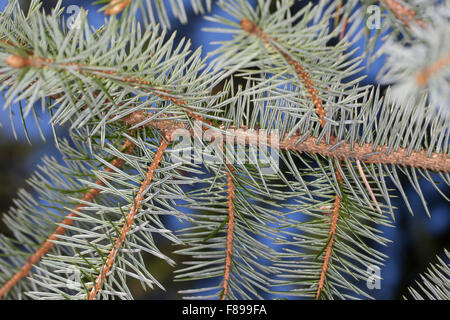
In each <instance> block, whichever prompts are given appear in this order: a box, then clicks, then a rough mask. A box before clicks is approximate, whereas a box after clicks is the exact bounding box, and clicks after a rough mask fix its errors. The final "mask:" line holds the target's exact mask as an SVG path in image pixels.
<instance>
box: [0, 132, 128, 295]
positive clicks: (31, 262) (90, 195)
mask: <svg viewBox="0 0 450 320" xmlns="http://www.w3.org/2000/svg"><path fill="white" fill-rule="evenodd" d="M134 147H135V145H134V144H133V143H132V142H131V141H130V140H126V141H125V143H124V144H123V146H122V147H121V149H120V150H121V152H124V153H126V154H131V153H132V152H133V149H134ZM123 164H124V160H123V159H121V158H118V159H115V160H113V161H112V162H111V167H106V168H105V169H104V171H105V172H113V171H114V169H113V167H115V168H120V167H121V166H123ZM94 184H95V185H97V186H104V185H105V183H104V181H103V180H100V179H98V180H96V181H95V182H94ZM100 192H101V190H100V189H98V188H91V189H90V190H89V191H88V192H86V193H85V195H84V196H83V197H82V199H81V201H83V202H92V201H93V200H94V199H95V197H96V196H97V195H98V194H99V193H100ZM83 207H85V205H83V204H78V205H76V206H75V207H74V208H73V210H72V212H70V213H69V214H68V215H67V216H66V217H64V219H63V220H62V221H61V222H60V223H59V226H58V227H57V228H56V229H55V231H54V232H53V233H52V234H51V235H50V236H49V237H48V239H47V240H46V241H45V242H44V243H43V244H42V246H41V247H40V248H39V249H38V250H36V252H34V253H33V254H32V255H31V256H30V257H29V258H28V261H27V262H26V263H25V264H24V265H23V266H22V267H21V268H20V270H19V271H18V272H17V273H16V274H14V276H13V277H12V278H11V279H10V280H9V281H7V282H6V283H5V284H4V285H3V286H2V287H1V288H0V299H2V298H3V296H4V295H5V294H6V293H7V292H8V291H10V290H11V288H12V287H14V286H15V285H16V284H17V283H18V282H19V281H20V280H21V279H22V278H24V277H26V276H27V275H28V274H29V273H30V271H31V270H32V269H33V267H34V266H35V265H36V263H37V262H39V261H40V260H41V259H42V257H43V256H44V255H45V254H47V253H48V252H49V251H50V250H51V249H52V248H53V247H54V246H55V242H54V241H55V240H58V238H59V237H60V236H61V235H64V233H65V232H66V230H67V228H68V227H70V226H71V225H72V224H73V221H74V218H76V217H78V213H77V212H78V211H79V210H82V209H83Z"/></svg>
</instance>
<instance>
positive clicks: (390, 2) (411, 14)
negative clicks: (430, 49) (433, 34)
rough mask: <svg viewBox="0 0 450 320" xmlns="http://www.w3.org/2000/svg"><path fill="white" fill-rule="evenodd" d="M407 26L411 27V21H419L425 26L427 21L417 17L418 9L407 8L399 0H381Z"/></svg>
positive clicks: (418, 22)
mask: <svg viewBox="0 0 450 320" xmlns="http://www.w3.org/2000/svg"><path fill="white" fill-rule="evenodd" d="M380 1H381V2H382V3H383V4H384V5H385V6H386V7H388V8H389V10H391V12H392V13H393V14H394V15H395V16H396V17H397V19H399V20H400V21H401V22H402V23H403V24H404V25H405V26H407V27H409V26H410V24H411V22H414V23H417V24H418V25H419V26H421V27H423V26H424V25H425V23H424V22H423V21H422V20H419V19H417V18H415V15H416V11H414V10H413V9H409V8H406V7H405V6H403V5H402V4H401V3H399V2H398V1H397V0H380Z"/></svg>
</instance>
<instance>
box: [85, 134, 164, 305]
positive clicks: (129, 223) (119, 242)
mask: <svg viewBox="0 0 450 320" xmlns="http://www.w3.org/2000/svg"><path fill="white" fill-rule="evenodd" d="M167 146H168V142H167V141H166V140H162V141H161V143H160V145H159V147H158V150H157V151H156V153H155V157H154V159H153V163H152V164H151V165H150V166H149V167H148V169H147V174H146V176H145V180H144V181H143V182H142V183H141V187H140V188H139V191H138V193H137V194H136V197H135V198H134V205H133V206H132V207H131V209H130V211H129V213H128V215H127V216H126V218H125V221H124V223H123V225H122V229H121V230H120V233H119V236H118V237H117V238H116V241H115V244H114V247H113V248H112V249H111V251H110V253H109V255H108V258H107V259H106V262H105V264H104V266H103V267H102V269H101V272H100V274H99V275H98V276H97V278H96V280H95V283H94V285H93V286H92V288H91V290H90V291H89V295H88V299H89V300H93V299H95V297H96V295H97V293H98V292H99V291H100V290H101V287H102V285H103V283H104V282H105V280H106V277H107V276H108V272H109V271H110V270H111V268H112V267H113V265H114V262H115V261H116V257H117V255H118V254H119V250H120V248H121V247H122V246H123V244H124V243H125V240H126V237H127V234H128V233H129V231H130V230H131V228H132V227H133V223H134V217H135V216H136V214H137V212H138V211H139V209H140V208H141V204H142V201H143V200H144V194H145V192H147V190H148V188H149V187H150V184H151V183H152V180H153V178H154V175H155V171H156V169H157V168H158V167H159V164H160V163H161V161H162V159H163V155H164V152H165V150H166V148H167Z"/></svg>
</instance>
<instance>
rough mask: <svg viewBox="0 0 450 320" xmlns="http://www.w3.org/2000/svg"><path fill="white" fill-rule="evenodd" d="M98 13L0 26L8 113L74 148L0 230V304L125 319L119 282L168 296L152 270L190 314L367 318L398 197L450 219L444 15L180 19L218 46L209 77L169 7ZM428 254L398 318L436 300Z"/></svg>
mask: <svg viewBox="0 0 450 320" xmlns="http://www.w3.org/2000/svg"><path fill="white" fill-rule="evenodd" d="M101 2H102V3H104V7H103V9H102V10H103V11H104V14H105V16H106V17H107V18H106V19H105V23H104V25H103V26H102V27H101V28H99V29H95V28H93V27H92V26H91V25H90V23H89V19H88V15H87V12H85V11H81V13H80V15H79V16H78V18H77V21H76V25H75V27H72V28H70V27H68V25H67V23H66V21H65V20H64V18H63V12H64V7H63V4H62V3H61V2H60V3H58V5H57V6H56V7H55V8H54V9H53V10H52V11H51V13H45V12H44V11H43V10H42V2H41V1H39V0H32V1H31V4H30V8H29V10H28V11H27V13H26V14H25V13H24V12H23V11H22V10H21V8H20V7H19V4H18V1H16V0H12V1H9V3H8V5H7V6H6V8H5V9H4V11H3V12H1V14H0V83H1V84H0V90H1V91H2V93H3V97H4V108H5V110H8V111H9V112H10V113H11V114H13V113H20V114H21V116H22V118H23V119H25V118H27V117H33V118H34V119H35V121H36V123H37V124H38V126H48V125H51V126H52V127H56V126H61V125H63V124H65V125H67V126H68V127H69V133H70V139H66V138H62V137H59V136H58V135H57V134H56V132H57V131H56V130H54V132H55V136H54V143H56V145H57V147H58V150H59V152H60V153H61V158H62V160H57V159H54V158H51V157H46V158H44V159H42V165H41V166H40V167H39V168H38V170H37V171H36V172H35V173H34V174H33V175H32V177H31V178H30V179H29V181H28V182H29V184H30V186H31V187H32V192H31V193H30V192H27V191H24V190H22V191H20V192H19V194H18V195H17V198H16V199H15V201H14V205H13V207H12V208H11V209H10V210H9V212H8V213H6V214H4V215H3V220H4V222H5V224H6V225H7V226H8V227H9V228H10V229H11V231H12V233H13V237H11V238H10V237H7V236H5V235H0V253H1V256H0V298H5V299H6V298H9V299H29V298H31V299H90V300H92V299H133V294H132V290H130V288H129V280H130V279H136V280H137V281H139V282H140V283H141V285H142V286H143V287H144V288H145V289H147V290H151V289H155V288H158V287H159V288H162V289H163V286H162V284H161V283H160V282H159V279H158V278H157V276H155V275H154V271H153V270H152V265H151V264H150V265H149V264H147V263H146V262H145V259H144V258H145V256H147V255H151V256H153V257H155V258H157V259H161V260H163V261H165V263H167V265H168V267H169V268H171V270H172V271H173V277H174V280H175V281H184V287H185V290H183V291H181V292H180V297H184V298H190V299H198V298H214V299H263V298H265V297H268V294H272V296H275V297H288V298H292V297H294V298H295V297H306V298H311V299H360V298H371V292H370V288H368V285H367V283H368V279H370V277H372V280H373V281H374V282H376V281H382V280H381V279H378V278H377V277H376V275H374V273H373V271H374V270H377V269H379V268H382V267H383V265H384V263H385V261H386V260H387V259H389V257H387V256H386V255H385V254H383V252H382V250H380V248H381V247H382V246H387V245H395V243H390V242H391V241H390V240H389V239H387V238H386V237H385V236H384V235H383V233H382V231H381V230H382V229H383V228H384V227H386V226H390V227H395V216H396V209H395V207H394V206H393V205H392V199H393V197H396V196H400V197H402V198H403V200H404V201H405V203H406V205H407V207H408V209H409V210H410V211H411V213H414V212H420V211H426V212H427V213H428V214H429V215H430V212H429V209H428V206H427V199H426V198H425V196H424V194H423V192H422V186H423V182H424V181H425V182H427V183H430V184H432V185H433V186H434V188H435V190H436V193H439V194H440V195H441V196H442V197H444V198H445V199H446V200H447V201H449V200H450V199H449V197H448V193H447V192H448V190H449V189H448V187H449V185H450V175H449V174H450V148H449V133H450V132H449V131H450V114H449V113H448V110H450V109H449V108H450V97H449V96H448V94H449V92H450V90H449V89H450V85H449V81H450V39H449V37H448V32H449V31H450V25H449V23H450V21H449V18H450V16H449V15H448V13H449V12H450V7H449V4H448V2H446V1H436V3H435V2H434V1H420V0H411V1H401V0H380V1H378V0H371V1H359V0H348V1H340V0H336V1H333V0H320V1H316V2H314V3H309V4H306V3H305V2H304V1H293V0H279V1H270V0H257V1H254V3H253V2H248V1H243V0H218V1H212V0H205V1H204V0H191V6H192V8H193V9H194V10H193V11H194V12H195V13H196V14H201V15H204V16H205V18H206V19H208V20H210V21H211V22H212V24H211V27H210V28H209V29H207V30H204V31H206V32H214V33H219V34H226V35H230V36H229V37H226V40H223V41H218V42H217V43H216V44H217V47H216V50H215V51H214V52H209V53H208V54H207V55H206V56H207V57H206V58H203V57H204V56H205V55H202V52H201V49H200V48H199V49H197V48H192V46H191V44H190V41H189V40H186V39H183V40H181V41H177V40H176V37H175V33H174V31H173V30H172V29H171V25H170V21H169V20H170V19H169V12H171V14H173V16H174V17H175V18H177V19H179V20H180V22H182V23H189V21H188V16H187V13H186V12H187V10H186V9H185V7H184V6H185V4H183V1H162V0H158V1H148V0H111V1H101ZM213 5H215V6H219V7H220V8H221V9H222V10H221V15H210V14H209V12H210V11H211V8H212V6H213ZM371 12H379V17H378V18H379V21H378V22H379V23H378V25H377V23H376V22H377V21H375V22H374V21H372V20H373V19H374V17H373V16H371ZM136 17H140V20H137V18H136ZM375 19H377V17H376V16H375ZM368 21H371V23H367V22H368ZM361 26H362V27H361ZM373 26H375V29H373ZM364 37H366V38H367V37H369V40H368V41H367V45H366V48H365V53H364V57H365V58H367V59H368V61H369V64H370V63H372V62H373V60H374V59H375V58H376V57H378V56H379V55H381V54H384V55H385V57H386V61H387V62H386V64H385V66H384V67H383V68H382V69H381V70H377V71H378V76H379V79H380V81H382V82H383V83H385V84H386V86H385V87H383V88H381V87H374V86H372V85H364V84H362V83H361V80H362V78H361V77H359V76H358V72H359V71H360V70H361V69H362V68H363V67H364V66H363V65H362V64H361V57H356V55H355V54H354V49H352V48H354V45H355V43H356V42H357V41H358V40H359V39H361V38H364ZM377 40H378V41H380V42H381V43H382V46H381V48H379V49H377V50H374V48H375V42H376V41H377ZM218 88H219V89H218ZM37 108H41V109H42V111H41V112H48V113H50V115H51V122H50V123H43V122H42V121H41V120H40V118H39V116H38V114H39V112H38V111H39V110H38V109H37ZM24 124H25V121H24ZM24 129H25V130H26V127H25V128H24ZM186 137H187V138H186ZM230 141H231V143H228V142H230ZM225 142H226V143H225ZM48 143H53V142H48ZM262 154H264V155H265V156H264V157H261V155H262ZM186 155H187V156H186ZM404 178H406V180H407V181H408V182H409V183H410V184H411V185H412V186H413V188H414V190H415V191H416V193H417V198H418V199H420V200H421V202H422V204H423V207H417V206H416V207H414V206H412V205H411V204H410V202H411V199H410V197H409V196H407V194H406V192H405V191H404V185H402V183H404V182H402V181H404ZM175 222H181V223H175ZM180 224H181V225H182V228H180V227H174V226H175V225H177V226H178V225H180ZM162 239H165V240H164V241H166V242H167V241H169V242H170V243H173V244H175V245H176V249H175V250H174V251H173V252H170V253H167V252H165V251H164V250H162V249H161V246H160V242H161V241H162ZM442 251H443V254H442V255H441V256H440V257H438V263H437V264H432V265H430V266H431V267H430V268H431V269H430V270H429V271H428V272H427V273H426V274H424V275H423V276H421V278H420V279H419V278H418V282H417V283H416V284H413V286H412V287H411V289H410V291H409V292H407V293H405V297H406V298H418V299H420V298H426V299H430V298H432V299H433V298H434V299H448V298H449V286H450V285H449V283H450V281H449V265H448V252H447V250H445V248H443V250H442ZM174 255H177V256H182V257H183V262H182V264H179V265H177V264H175V261H174V260H173V258H171V257H173V256H174ZM198 280H202V281H200V282H199V281H198Z"/></svg>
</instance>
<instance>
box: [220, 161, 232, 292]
mask: <svg viewBox="0 0 450 320" xmlns="http://www.w3.org/2000/svg"><path fill="white" fill-rule="evenodd" d="M228 170H230V171H232V170H233V168H232V167H231V166H230V165H228ZM227 187H228V198H227V203H228V221H227V248H226V257H225V271H224V275H223V291H222V295H221V297H220V298H221V300H225V299H226V297H227V294H228V288H229V281H230V268H231V256H232V254H233V235H234V205H233V201H234V197H235V196H234V190H235V187H234V184H233V176H232V175H231V173H230V172H227Z"/></svg>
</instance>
